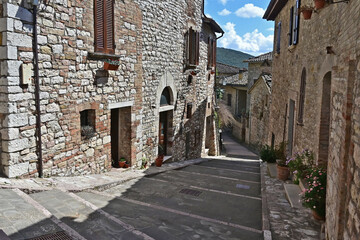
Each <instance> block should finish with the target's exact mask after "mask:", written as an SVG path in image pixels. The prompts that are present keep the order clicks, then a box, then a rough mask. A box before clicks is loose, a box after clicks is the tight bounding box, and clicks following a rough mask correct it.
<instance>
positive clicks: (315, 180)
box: [302, 166, 326, 217]
mask: <svg viewBox="0 0 360 240" xmlns="http://www.w3.org/2000/svg"><path fill="white" fill-rule="evenodd" d="M305 180H306V182H307V183H308V184H309V187H308V188H307V189H305V190H304V192H302V203H303V206H304V207H307V208H310V209H312V210H313V211H315V212H316V213H317V214H318V215H319V216H321V217H325V208H326V169H325V168H323V167H319V166H314V167H313V168H311V169H310V170H309V173H308V175H306V178H305Z"/></svg>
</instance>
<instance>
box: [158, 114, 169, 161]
mask: <svg viewBox="0 0 360 240" xmlns="http://www.w3.org/2000/svg"><path fill="white" fill-rule="evenodd" d="M159 145H160V146H161V147H162V149H163V150H164V154H165V155H166V145H167V114H166V112H162V113H160V121H159Z"/></svg>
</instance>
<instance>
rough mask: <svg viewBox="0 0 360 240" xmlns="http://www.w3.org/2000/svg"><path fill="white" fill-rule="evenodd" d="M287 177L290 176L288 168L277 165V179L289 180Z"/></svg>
mask: <svg viewBox="0 0 360 240" xmlns="http://www.w3.org/2000/svg"><path fill="white" fill-rule="evenodd" d="M289 176H290V170H289V168H288V167H283V166H279V165H277V177H278V179H280V180H283V181H285V180H286V179H288V178H289Z"/></svg>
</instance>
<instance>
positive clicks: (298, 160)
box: [286, 149, 314, 184]
mask: <svg viewBox="0 0 360 240" xmlns="http://www.w3.org/2000/svg"><path fill="white" fill-rule="evenodd" d="M313 164H314V153H313V152H312V151H310V150H308V149H304V150H303V151H301V152H297V153H295V154H294V156H292V157H289V158H288V159H287V161H286V165H287V166H288V167H289V169H290V172H291V173H292V174H294V183H295V184H299V180H300V179H302V178H305V176H306V175H307V173H308V171H309V169H310V168H311V167H312V165H313Z"/></svg>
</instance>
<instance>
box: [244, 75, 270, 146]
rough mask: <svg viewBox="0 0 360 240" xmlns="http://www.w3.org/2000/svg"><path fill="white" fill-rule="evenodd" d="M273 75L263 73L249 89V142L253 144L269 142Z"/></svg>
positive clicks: (258, 144) (259, 144)
mask: <svg viewBox="0 0 360 240" xmlns="http://www.w3.org/2000/svg"><path fill="white" fill-rule="evenodd" d="M271 82H272V76H271V74H269V73H262V74H261V75H260V76H259V78H258V79H257V80H256V81H255V83H254V84H253V85H252V86H251V88H250V89H249V90H248V94H249V96H250V107H249V126H248V128H247V131H248V134H247V136H248V138H247V139H246V140H247V143H250V144H251V145H253V146H261V145H264V144H267V137H268V136H267V135H268V131H269V115H270V105H271V104H270V103H271Z"/></svg>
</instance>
